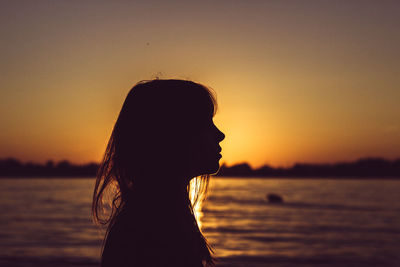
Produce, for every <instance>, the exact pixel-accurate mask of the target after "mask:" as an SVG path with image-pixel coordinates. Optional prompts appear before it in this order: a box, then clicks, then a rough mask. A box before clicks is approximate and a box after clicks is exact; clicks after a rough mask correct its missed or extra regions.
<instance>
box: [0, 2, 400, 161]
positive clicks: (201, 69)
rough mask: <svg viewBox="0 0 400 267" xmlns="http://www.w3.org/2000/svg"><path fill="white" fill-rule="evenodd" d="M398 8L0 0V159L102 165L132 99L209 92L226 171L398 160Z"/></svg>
mask: <svg viewBox="0 0 400 267" xmlns="http://www.w3.org/2000/svg"><path fill="white" fill-rule="evenodd" d="M399 29H400V1H361V0H360V1H320V0H318V1H234V0H231V1H223V0H219V1H215V0H214V1H141V2H135V1H54V0H51V1H2V2H1V4H0V30H1V42H0V53H1V54H0V55H1V60H0V73H1V74H0V90H1V97H0V125H1V131H0V158H4V157H16V158H18V159H21V160H22V161H34V162H45V161H46V160H48V159H53V160H56V161H58V160H61V159H67V160H69V161H71V162H74V163H86V162H91V161H94V162H99V161H100V159H101V157H102V154H103V152H104V149H105V145H106V143H107V141H108V138H109V136H110V133H111V130H112V127H113V124H114V122H115V120H116V118H117V116H118V113H119V110H120V108H121V106H122V102H123V101H124V98H125V96H126V94H127V93H128V91H129V89H130V88H131V87H132V86H133V85H134V84H135V83H136V82H138V81H140V80H145V79H151V78H155V77H160V78H183V79H190V80H194V81H197V82H200V83H203V84H205V85H208V86H210V87H212V88H213V89H214V90H215V92H216V94H217V98H218V103H219V111H218V113H217V115H216V117H215V123H216V124H217V126H219V128H220V129H221V130H222V131H223V132H224V133H225V134H226V139H225V140H224V141H223V142H222V149H223V151H222V154H223V159H222V161H223V162H226V163H227V164H228V165H231V164H234V163H239V162H243V161H247V162H249V163H250V164H251V165H252V166H254V167H258V166H261V165H263V164H270V165H273V166H289V165H291V164H293V163H295V162H335V161H351V160H355V159H357V158H360V157H366V156H381V157H385V158H388V159H393V158H398V157H399V158H400V104H399V102H400V31H399Z"/></svg>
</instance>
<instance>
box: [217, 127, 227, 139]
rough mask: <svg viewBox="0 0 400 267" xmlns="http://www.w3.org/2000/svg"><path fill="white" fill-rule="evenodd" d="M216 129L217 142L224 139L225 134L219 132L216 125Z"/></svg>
mask: <svg viewBox="0 0 400 267" xmlns="http://www.w3.org/2000/svg"><path fill="white" fill-rule="evenodd" d="M215 128H216V129H217V139H218V142H221V141H222V140H224V139H225V134H224V133H223V132H221V131H220V130H219V129H218V128H217V127H215Z"/></svg>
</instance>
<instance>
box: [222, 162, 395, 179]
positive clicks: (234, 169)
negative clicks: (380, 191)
mask: <svg viewBox="0 0 400 267" xmlns="http://www.w3.org/2000/svg"><path fill="white" fill-rule="evenodd" d="M217 176H245V177H400V159H397V160H393V161H390V160H386V159H383V158H362V159H359V160H357V161H355V162H340V163H334V164H308V163H306V164H305V163H297V164H295V165H294V166H292V167H288V168H274V167H270V166H268V165H264V166H263V167H261V168H257V169H253V168H251V166H250V165H249V164H247V163H242V164H236V165H233V166H231V167H228V166H226V165H222V166H221V168H220V170H219V172H218V174H217Z"/></svg>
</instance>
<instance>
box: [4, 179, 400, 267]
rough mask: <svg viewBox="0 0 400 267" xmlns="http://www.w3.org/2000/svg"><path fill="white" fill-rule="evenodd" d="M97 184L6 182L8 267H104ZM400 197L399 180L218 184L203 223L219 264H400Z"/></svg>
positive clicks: (223, 181) (77, 181)
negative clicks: (273, 200) (276, 199)
mask: <svg viewBox="0 0 400 267" xmlns="http://www.w3.org/2000/svg"><path fill="white" fill-rule="evenodd" d="M93 185H94V179H59V178H57V179H0V210H1V217H0V266H8V267H16V266H21V267H22V266H98V263H99V254H100V246H101V240H102V235H103V232H102V231H101V230H99V229H98V228H96V227H95V226H94V225H93V224H92V223H91V219H90V206H91V195H92V190H93ZM399 192H400V180H378V179H375V180H334V179H320V180H319V179H302V180H299V179H243V178H241V179H227V178H213V180H212V184H211V192H210V195H209V199H208V200H207V202H206V203H205V204H204V206H203V208H202V213H201V214H200V215H199V216H200V217H201V224H202V229H203V232H204V234H205V235H206V237H207V238H208V240H209V242H210V243H211V244H212V246H213V247H214V249H215V252H216V256H217V257H218V259H219V265H220V266H246V267H247V266H400V253H398V252H399V249H400V194H399ZM267 193H276V194H279V195H281V196H282V197H283V198H284V203H282V204H270V203H268V201H267V200H266V198H265V196H266V194H267Z"/></svg>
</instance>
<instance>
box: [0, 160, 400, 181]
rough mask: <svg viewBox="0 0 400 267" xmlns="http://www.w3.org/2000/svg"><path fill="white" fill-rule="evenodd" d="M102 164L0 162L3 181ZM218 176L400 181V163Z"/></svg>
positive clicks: (243, 168) (244, 170)
mask: <svg viewBox="0 0 400 267" xmlns="http://www.w3.org/2000/svg"><path fill="white" fill-rule="evenodd" d="M98 167H99V164H97V163H88V164H72V163H70V162H69V161H67V160H63V161H60V162H58V163H55V162H53V161H52V160H49V161H47V162H46V163H45V164H39V163H33V162H27V163H22V162H20V161H19V160H17V159H14V158H6V159H0V177H94V176H96V173H97V169H98ZM216 176H229V177H400V159H397V160H392V161H390V160H386V159H383V158H363V159H359V160H357V161H355V162H342V163H334V164H304V163H297V164H295V165H293V166H292V167H287V168H275V167H271V166H268V165H264V166H263V167H260V168H256V169H253V168H252V167H251V166H250V165H249V164H247V163H241V164H236V165H232V166H229V167H228V166H226V165H225V164H223V165H222V166H221V168H220V170H219V172H218V174H217V175H216Z"/></svg>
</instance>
